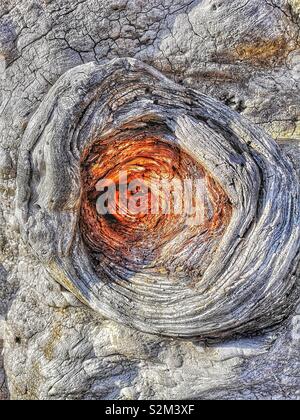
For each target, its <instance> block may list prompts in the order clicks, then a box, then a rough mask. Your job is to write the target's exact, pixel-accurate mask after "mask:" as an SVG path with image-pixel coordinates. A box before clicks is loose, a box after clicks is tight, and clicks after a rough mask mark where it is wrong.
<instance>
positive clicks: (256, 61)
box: [214, 35, 300, 68]
mask: <svg viewBox="0 0 300 420" xmlns="http://www.w3.org/2000/svg"><path fill="white" fill-rule="evenodd" d="M299 48H300V43H299V39H297V38H296V37H295V38H290V39H288V38H287V37H286V36H285V35H280V36H277V37H275V38H272V39H257V40H253V41H249V42H240V43H238V44H236V45H235V46H234V47H233V48H232V49H231V50H228V51H223V52H220V53H218V54H217V55H215V56H214V60H215V61H217V62H218V63H222V64H237V63H239V62H244V63H248V64H251V65H252V66H255V67H262V68H270V67H271V68H272V67H274V66H281V65H283V64H284V63H285V62H286V60H287V58H288V56H289V54H290V53H291V52H293V51H296V50H297V49H299Z"/></svg>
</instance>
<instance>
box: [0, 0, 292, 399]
mask: <svg viewBox="0 0 300 420" xmlns="http://www.w3.org/2000/svg"><path fill="white" fill-rule="evenodd" d="M299 28H300V26H299V2H298V1H296V0H293V1H279V0H276V1H272V2H268V1H262V0H255V1H254V0H250V1H245V2H240V1H234V0H232V1H229V2H215V1H210V0H204V1H184V0H180V1H178V2H174V1H167V0H166V1H162V0H160V1H148V2H147V4H146V5H145V3H144V2H141V1H138V0H132V1H121V0H120V1H109V2H107V1H105V2H104V1H103V2H102V1H100V0H84V1H77V0H72V1H68V2H64V1H59V0H54V1H49V2H48V1H45V2H41V1H32V0H30V1H25V0H22V1H17V0H9V1H4V2H2V3H1V6H0V54H1V57H2V59H1V65H2V69H3V70H4V69H5V71H3V75H2V78H1V89H0V98H1V100H0V109H1V119H0V126H1V130H0V131H1V134H0V136H1V137H0V147H1V149H0V194H1V209H0V226H1V231H0V264H1V265H0V268H1V270H0V297H1V301H0V348H1V347H2V344H1V343H2V342H4V368H5V377H6V382H7V385H8V391H9V394H10V396H9V397H10V398H12V399H104V398H111V399H138V398H146V399H152V398H197V399H198V398H203V399H206V398H214V399H217V398H224V399H263V398H268V399H298V398H299V390H300V381H299V340H300V335H299V328H300V312H299V303H298V306H297V302H299V301H298V299H297V293H298V290H299V285H298V282H299V273H298V272H295V270H293V264H291V261H290V260H294V262H296V260H295V256H296V253H297V247H298V251H299V238H298V236H297V235H298V233H297V227H298V229H299V223H298V224H297V213H296V208H298V207H299V197H298V204H297V202H296V204H295V210H294V211H290V212H289V213H288V214H289V215H290V219H289V222H288V223H287V225H288V227H287V230H286V231H285V233H284V234H282V240H283V245H282V254H281V252H279V253H278V259H276V258H275V260H274V261H273V260H272V261H273V262H272V264H274V265H273V266H272V269H271V270H270V273H271V276H270V277H269V278H268V276H267V274H264V275H261V274H260V275H258V276H257V277H256V278H255V279H254V284H253V286H254V285H256V284H259V282H261V284H266V282H267V284H270V285H271V289H270V290H269V292H270V293H269V294H268V293H266V295H265V297H266V300H265V303H264V304H263V305H262V307H261V308H258V312H257V313H256V316H255V318H256V321H255V322H254V323H253V325H252V326H251V328H248V327H249V322H248V321H249V319H250V317H248V316H249V313H247V311H245V312H244V315H245V317H244V321H245V322H243V327H242V329H241V330H240V331H241V332H245V331H246V332H247V335H244V336H243V337H235V336H230V337H229V338H226V339H222V340H220V330H221V332H222V328H221V329H220V330H219V332H217V333H216V329H218V325H219V324H218V325H213V326H212V325H209V327H207V328H204V331H203V330H202V331H200V333H201V335H202V338H199V337H198V335H197V329H198V328H199V324H197V325H198V326H196V327H194V329H193V331H192V333H191V334H188V335H189V336H193V337H192V338H189V339H179V338H168V337H164V336H162V335H161V334H162V333H163V334H164V333H167V334H168V333H169V334H168V335H176V334H177V335H185V334H184V331H185V328H184V326H183V327H182V328H180V331H179V330H178V329H177V328H176V331H174V330H172V331H169V330H167V331H166V328H165V327H164V330H163V331H161V330H160V331H157V329H155V330H154V331H153V326H152V327H151V328H150V327H149V322H148V323H147V326H143V327H142V328H141V329H142V330H143V331H144V332H140V331H138V329H137V328H136V327H138V328H139V327H141V326H139V325H137V322H136V319H135V318H134V316H133V315H132V314H130V311H129V315H128V320H124V317H121V318H120V317H119V316H115V315H113V314H111V313H105V314H103V310H102V311H101V308H99V305H98V304H96V303H95V304H93V305H90V306H92V308H93V309H91V308H90V307H89V306H88V305H86V304H83V303H81V302H80V301H79V300H77V299H76V297H74V293H70V292H69V291H67V290H66V288H65V287H63V286H60V285H59V284H58V283H56V282H55V281H54V279H53V277H55V276H53V270H52V269H51V270H45V267H46V268H47V261H41V260H43V258H44V259H45V260H47V258H45V255H44V256H43V257H42V258H41V256H40V255H39V252H40V250H39V249H37V247H36V249H32V248H31V247H30V246H29V245H28V240H26V238H25V242H24V241H22V239H21V234H20V233H22V234H23V237H24V231H26V230H27V232H28V234H29V235H30V232H31V233H32V227H31V228H29V227H28V226H27V227H26V224H23V223H21V225H20V226H19V220H20V217H19V219H17V218H16V217H15V205H16V196H15V195H16V175H17V160H18V158H17V157H18V155H19V153H20V150H23V152H24V150H25V151H26V150H28V149H29V148H28V142H29V141H30V140H31V141H33V140H34V138H33V137H31V138H30V134H34V135H36V133H37V131H36V130H38V129H39V128H38V127H37V128H34V127H33V126H34V124H35V123H36V122H37V121H40V119H39V118H45V115H46V112H49V111H50V109H51V106H52V105H51V104H52V103H53V101H54V100H55V98H59V97H60V92H56V93H54V92H55V89H58V90H59V86H60V82H59V78H60V77H61V76H63V75H65V73H66V72H67V71H69V70H70V69H74V70H71V73H68V74H69V75H70V74H75V73H76V71H78V70H76V69H75V68H77V66H80V65H87V66H86V67H83V69H84V70H83V74H85V72H88V71H90V70H85V69H93V68H95V66H98V65H99V66H102V65H106V66H108V67H109V62H110V60H111V59H114V58H116V57H132V58H135V59H138V60H141V61H143V62H145V63H147V64H149V65H151V66H153V67H154V68H156V69H157V70H159V71H161V72H162V73H163V74H165V75H167V76H168V77H170V78H171V79H173V80H174V82H176V83H179V84H181V85H182V86H183V87H182V88H179V87H176V88H174V90H177V89H178V91H180V89H182V91H184V90H185V87H192V88H194V89H198V90H199V91H201V92H202V93H204V94H206V95H209V97H211V98H215V99H217V100H221V101H223V102H224V104H225V105H226V106H227V107H228V106H230V107H231V108H233V109H234V110H235V111H236V112H238V113H239V114H241V115H242V116H241V117H239V116H237V114H235V113H233V112H232V111H230V110H229V109H228V108H222V107H221V105H219V104H218V105H217V108H218V110H222V112H221V115H222V116H223V117H224V118H225V117H226V115H227V118H229V119H232V118H235V119H236V121H237V122H238V124H241V125H243V129H245V127H246V129H247V130H248V131H249V130H250V131H251V134H249V136H250V139H251V140H253V139H254V142H262V143H263V147H267V146H266V145H268V147H271V150H269V153H270V156H269V157H270V159H267V161H268V162H267V163H266V164H265V165H263V167H264V170H265V171H266V172H265V173H268V172H269V171H272V174H270V175H272V176H273V175H274V176H275V177H277V178H278V179H279V178H281V179H289V181H288V183H287V182H286V187H285V188H283V189H280V192H279V195H278V197H279V198H280V200H282V201H281V203H284V202H285V203H286V202H287V201H286V200H287V199H288V198H287V197H288V196H289V194H288V191H290V192H295V194H296V192H297V190H298V189H299V185H298V184H297V182H296V180H295V176H296V175H295V174H294V171H295V170H296V171H297V170H298V171H299V167H300V160H299V140H297V139H299V138H300V133H299V103H300V101H299V99H300V98H299V75H300V74H299V72H300V68H299V66H300V62H299V57H300V52H299ZM91 62H93V63H95V64H87V63H91ZM72 72H73V73H72ZM65 77H66V78H67V77H69V76H68V75H67V76H65ZM66 78H65V79H64V80H66ZM164 83H167V82H164ZM53 85H55V87H54V88H52V86H53ZM51 88H52V89H51ZM163 90H164V89H162V91H163ZM162 96H163V95H162ZM71 99H72V97H71ZM205 101H207V102H205V103H208V104H215V102H214V101H213V100H212V99H205ZM36 111H37V113H36ZM39 113H40V117H39ZM71 115H72V114H71ZM233 116H234V117H233ZM245 117H246V118H247V119H248V120H250V121H251V122H250V121H249V122H247V121H246V120H245V119H244V118H245ZM28 124H29V126H28ZM199 124H200V123H199ZM255 125H257V128H255V127H254V126H255ZM27 126H28V127H27ZM179 126H180V127H181V130H184V132H183V133H180V132H179V131H178V130H177V137H178V138H180V137H183V134H184V135H185V134H186V130H190V129H191V124H190V123H188V126H186V124H185V122H182V123H181V124H179ZM197 127H199V126H197ZM197 127H196V128H193V129H195V130H197ZM33 128H34V129H33ZM260 128H263V129H265V130H266V131H267V132H268V133H269V135H271V136H273V138H274V139H275V140H278V141H279V140H280V141H279V144H280V148H281V149H283V152H279V149H278V148H277V146H275V145H274V144H273V143H272V141H271V140H270V139H269V136H268V135H267V134H265V133H262V132H261V131H260ZM26 129H27V130H26ZM172 129H173V130H175V128H174V126H172ZM206 129H207V128H206ZM25 130H26V132H25ZM212 130H213V129H212ZM24 133H25V134H24ZM50 133H51V131H50ZM58 137H59V136H58ZM238 137H239V139H241V138H243V136H242V135H241V132H240V131H239V132H238ZM56 138H57V137H56ZM245 138H246V137H245ZM217 144H218V145H219V146H220V145H221V143H219V142H217ZM248 153H249V155H248ZM251 153H252V156H253V154H255V153H254V152H253V150H252V151H248V152H247V156H250V155H251ZM285 154H286V155H288V156H289V157H288V158H287V157H285ZM272 159H273V160H274V159H275V161H273V163H271V161H272ZM23 160H24V155H21V160H20V162H19V164H20V165H21V167H22V165H23ZM292 166H293V168H292ZM24 170H26V166H24V165H23V169H21V170H19V173H18V177H19V183H21V184H22V183H24V185H25V186H26V185H27V186H28V185H29V183H28V182H26V177H25V172H23V171H24ZM65 170H67V167H65ZM298 173H299V172H298ZM223 176H225V174H223ZM20 179H21V181H20ZM270 179H271V178H270ZM266 182H269V184H268V185H271V183H272V181H266ZM279 182H280V181H279ZM245 184H246V181H245V180H244V181H243V180H242V181H241V185H245ZM275 185H276V186H277V187H279V184H278V183H276V184H274V186H275ZM62 186H64V185H62ZM268 188H269V186H268ZM268 188H266V190H267V191H268ZM247 191H248V192H250V193H251V189H250V188H248V189H247ZM283 197H285V198H283ZM23 201H24V200H23ZM272 203H273V205H274V206H275V208H276V209H277V210H276V211H278V212H279V214H282V212H283V214H284V215H285V217H287V216H286V215H287V213H286V212H288V210H287V209H288V207H286V206H285V205H284V206H280V201H279V200H278V201H274V200H272ZM297 206H298V207H297ZM18 208H19V209H20V205H19V204H18ZM297 211H298V210H297ZM285 220H286V222H287V220H288V219H287V218H285ZM25 222H26V220H25ZM293 223H294V224H295V227H294V228H293V229H291V228H292V225H293ZM274 229H275V228H274ZM288 229H291V230H290V231H288ZM20 231H21V232H20ZM275 234H276V229H275V230H272V232H270V235H271V237H272V235H275ZM32 237H33V240H32V241H29V242H31V245H32V246H33V248H35V241H34V235H33V234H32ZM56 244H57V243H56V242H55V241H53V239H51V240H50V243H49V244H48V245H50V247H49V246H47V247H45V248H46V250H48V252H49V251H50V252H56V250H55V248H56ZM260 244H261V245H262V243H261V239H259V240H258V246H259V245H260ZM272 244H273V240H272V239H271V240H270V244H269V245H267V246H264V245H262V251H263V252H267V251H268V250H270V251H271V250H272V248H271V246H272ZM284 244H286V252H284ZM269 247H270V248H269ZM41 251H42V249H41ZM283 253H284V254H285V255H283ZM36 255H38V257H37V256H36ZM266 261H267V256H265V257H262V258H261V260H259V265H260V266H263V265H264V264H265V266H268V267H270V266H269V265H268V263H267V262H266ZM240 264H241V260H240ZM276 264H279V265H280V268H278V269H275V267H276ZM294 266H295V265H294ZM281 270H282V272H281ZM272 282H273V283H272ZM62 283H63V282H62ZM246 284H249V283H247V282H246ZM65 286H70V285H69V284H65ZM76 287H77V288H78V285H77V286H76ZM273 287H274V288H273ZM292 287H293V288H294V289H293V295H292V297H290V296H289V297H288V298H287V296H286V295H285V292H287V291H288V290H291V288H292ZM67 288H69V289H71V288H70V287H67ZM272 288H273V289H272ZM76 290H77V289H76ZM255 290H256V289H255V288H254V294H253V299H254V300H253V303H255V301H256V300H257V299H258V297H257V294H256V293H255ZM73 291H74V290H73ZM256 292H258V290H256ZM80 297H81V296H80ZM98 299H99V296H97V300H98ZM212 299H213V300H212V302H213V303H214V302H215V301H217V300H218V299H217V297H216V295H213V296H212ZM268 299H270V300H268ZM84 300H85V301H86V303H89V299H84ZM294 300H296V301H297V302H296V303H294ZM292 303H293V304H294V306H293V307H294V309H293V310H288V309H287V307H288V306H289V304H292ZM268 304H269V309H270V314H269V317H268V321H267V322H266V321H265V319H266V318H265V315H266V312H264V311H265V310H264V308H266V307H267V305H268ZM229 305H232V301H230V300H229ZM264 305H266V306H264ZM216 307H217V306H216ZM242 307H243V306H242ZM281 308H285V309H284V310H283V312H282V311H281ZM94 309H97V310H98V311H99V312H97V311H95V310H94ZM277 310H278V313H279V312H280V313H281V315H282V316H283V318H284V319H283V320H282V319H281V318H282V316H280V317H279V318H277ZM262 312H264V316H263V317H262V318H260V316H258V315H261V314H262ZM103 315H106V316H103ZM150 321H151V319H150ZM279 321H280V323H279V325H275V324H277V322H279ZM125 324H127V325H125ZM128 324H129V325H128ZM221 324H222V323H221ZM204 325H205V323H204ZM245 325H246V326H247V328H245ZM267 325H268V326H269V325H270V327H268V328H267V329H266V328H265V327H266V326H267ZM150 326H151V322H150ZM231 327H232V333H234V332H236V331H238V330H239V328H237V326H236V325H235V323H233V325H231ZM249 330H251V334H250V333H249ZM149 332H154V333H156V334H154V335H152V334H149ZM182 332H183V333H182ZM198 333H199V329H198ZM207 336H217V337H218V338H219V340H218V341H213V340H210V339H207ZM203 337H205V339H204V338H203ZM1 363H2V362H1ZM1 363H0V398H1V397H2V398H7V389H6V387H5V385H4V381H3V378H4V375H3V373H2V372H3V370H2V364H1Z"/></svg>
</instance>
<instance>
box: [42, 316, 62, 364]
mask: <svg viewBox="0 0 300 420" xmlns="http://www.w3.org/2000/svg"><path fill="white" fill-rule="evenodd" d="M61 338H62V328H61V325H59V324H58V325H56V326H54V328H53V329H52V330H51V332H50V337H49V340H48V342H47V344H46V346H45V347H44V348H43V353H44V356H45V358H46V359H47V360H48V361H49V362H50V361H51V360H53V356H54V352H55V347H56V345H57V344H58V342H59V341H60V339H61Z"/></svg>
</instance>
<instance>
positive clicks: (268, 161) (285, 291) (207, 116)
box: [17, 59, 300, 337]
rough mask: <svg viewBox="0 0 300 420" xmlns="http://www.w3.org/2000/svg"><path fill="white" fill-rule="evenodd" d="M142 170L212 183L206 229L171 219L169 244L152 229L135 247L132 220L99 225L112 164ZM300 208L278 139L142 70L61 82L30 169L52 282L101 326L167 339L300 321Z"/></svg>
mask: <svg viewBox="0 0 300 420" xmlns="http://www.w3.org/2000/svg"><path fill="white" fill-rule="evenodd" d="M154 140H155V141H154ZM124 145H125V146H124ZM147 147H148V148H149V149H148V150H146V151H145V149H147ZM139 148H141V150H143V152H141V151H140V149H139ZM113 150H115V151H117V153H113ZM109 156H110V157H111V159H110V158H109ZM164 156H165V157H167V158H169V162H167V160H168V159H167V158H166V160H165V161H164V162H163V161H162V160H164ZM179 156H180V157H181V158H182V157H183V160H182V159H181V158H180V159H179ZM149 157H151V158H153V160H152V162H151V163H150V162H149ZM105 159H106V161H105ZM135 159H138V160H139V161H141V159H142V161H143V165H144V167H145V171H146V172H147V171H149V170H150V171H153V170H154V171H155V170H156V169H155V168H154V169H153V166H152V165H154V166H155V165H156V167H157V168H159V170H160V171H162V172H166V173H170V171H172V170H174V171H177V172H178V174H179V177H183V174H186V173H188V172H189V171H192V169H191V168H193V170H194V171H196V172H197V173H198V174H200V175H201V177H204V178H205V179H206V186H207V195H208V196H214V199H213V202H214V203H215V209H214V211H213V212H212V215H210V216H209V217H207V220H206V223H207V226H206V227H205V229H203V226H202V227H200V228H198V229H197V230H196V231H192V230H191V229H190V228H187V227H186V226H185V225H184V220H178V221H177V222H176V220H175V221H174V219H170V218H168V217H167V218H165V219H164V221H163V224H162V227H161V231H160V232H161V234H158V232H157V231H155V226H156V224H155V223H152V222H153V220H147V223H146V224H144V225H143V226H142V229H141V230H140V232H139V233H140V235H139V237H138V238H137V237H136V236H135V233H136V232H135V233H134V232H133V230H132V227H130V225H129V226H128V223H127V222H125V224H124V220H123V221H122V220H121V221H120V220H117V223H115V225H114V226H112V225H109V224H107V223H106V224H105V223H104V222H103V223H102V225H101V226H100V225H99V220H98V219H97V216H96V215H95V214H94V213H93V210H92V207H91V202H92V201H91V195H90V194H91V191H92V190H91V186H92V187H94V185H95V182H97V180H98V178H101V177H102V175H103V173H102V172H101V170H103V168H102V169H101V164H103V165H104V166H105V171H113V169H114V168H115V167H116V166H118V165H125V166H126V163H130V162H131V161H134V160H135ZM161 159H162V160H161ZM179 160H180V161H181V163H179ZM95 162H96V163H97V164H98V168H96V169H95V168H94V172H93V166H91V163H95ZM153 162H154V163H153ZM170 162H172V164H171V165H170V164H169V163H170ZM176 162H177V166H176ZM164 164H166V166H165V167H164ZM149 165H150V166H149ZM173 166H174V168H173ZM149 168H150V169H149ZM172 168H173V169H172ZM97 171H98V172H97ZM105 171H104V172H105ZM299 197H300V188H299V181H298V179H297V176H296V173H295V171H294V169H293V166H292V164H291V163H290V162H289V160H288V158H286V157H284V158H283V156H282V153H281V152H280V150H279V148H278V146H277V145H276V144H275V142H274V141H273V140H272V139H271V138H270V137H269V136H268V135H266V134H265V133H264V132H263V131H261V130H260V129H258V128H256V127H254V126H253V125H252V124H251V123H250V122H249V121H247V120H246V119H244V118H243V117H241V116H240V115H239V114H237V113H235V112H234V111H232V110H230V109H229V108H227V107H225V106H223V105H222V104H220V103H218V102H217V101H215V100H213V99H210V98H208V97H206V96H204V95H201V94H200V93H198V92H196V91H194V90H190V89H187V88H184V87H182V86H179V85H177V84H175V83H173V82H172V81H170V80H168V79H167V78H165V77H164V76H163V75H161V74H160V73H159V72H157V71H156V70H154V69H153V68H151V67H149V66H146V65H145V64H143V63H141V62H138V61H136V60H133V59H118V60H114V61H112V62H110V63H107V64H105V65H103V66H99V65H96V64H93V63H91V64H86V65H83V66H80V67H77V68H75V69H73V70H71V71H69V72H68V73H66V74H65V75H64V76H62V77H61V78H60V80H59V81H58V82H57V83H56V84H55V86H54V87H53V88H52V89H51V91H50V92H49V94H48V95H47V96H46V98H45V99H44V101H43V102H42V104H41V105H40V107H39V109H38V110H37V112H36V113H35V115H34V116H33V117H32V119H31V121H30V123H29V125H28V128H27V130H26V132H25V135H24V138H23V143H22V148H21V152H20V157H19V168H18V199H17V216H18V219H19V221H20V225H21V228H22V233H23V237H24V240H25V241H27V242H28V243H29V244H30V245H31V246H32V248H33V249H34V251H35V253H36V254H37V255H38V257H39V258H40V259H41V261H42V262H43V263H44V265H45V267H46V268H47V270H48V271H49V272H50V273H51V275H52V276H53V277H54V278H55V279H56V280H57V281H58V282H60V283H61V284H63V285H64V286H65V287H66V288H67V289H69V290H70V291H72V292H73V293H74V294H76V296H77V297H78V298H79V299H81V300H82V301H83V302H85V303H86V304H87V305H89V306H90V307H91V308H93V309H94V310H96V311H99V312H100V313H101V314H103V315H104V316H106V317H108V318H110V319H114V320H116V321H119V322H123V323H126V324H128V325H131V326H133V327H135V328H138V329H140V330H143V331H146V332H150V333H156V334H164V335H168V336H180V337H193V336H202V337H222V336H225V335H231V334H234V333H244V332H254V331H257V330H259V329H261V328H264V327H267V326H269V325H272V324H274V323H277V322H280V321H281V320H282V319H284V317H286V316H287V315H288V314H289V312H290V310H291V308H292V306H293V304H294V302H295V301H296V299H297V297H298V296H299V295H298V287H297V284H296V278H295V276H294V275H293V273H294V271H295V268H296V266H297V264H298V262H299V245H300V203H299ZM154 222H155V221H154ZM201 229H202V230H201ZM91 233H94V237H93V236H92V235H91ZM114 235H119V236H118V238H119V239H118V240H115V238H114ZM120 235H121V237H120ZM122 235H123V236H122ZM122 241H123V242H122ZM112 243H113V244H114V245H112ZM122 243H124V246H123V247H122ZM116 244H117V245H118V246H116ZM151 244H152V245H154V248H155V250H156V252H154V253H151V252H150V251H149V249H150V248H151ZM132 249H136V251H134V252H132Z"/></svg>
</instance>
